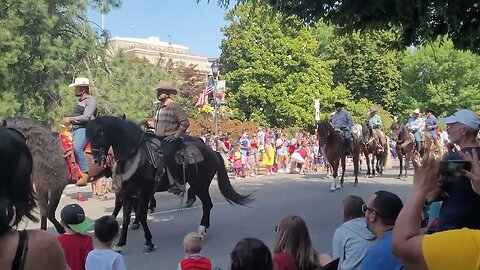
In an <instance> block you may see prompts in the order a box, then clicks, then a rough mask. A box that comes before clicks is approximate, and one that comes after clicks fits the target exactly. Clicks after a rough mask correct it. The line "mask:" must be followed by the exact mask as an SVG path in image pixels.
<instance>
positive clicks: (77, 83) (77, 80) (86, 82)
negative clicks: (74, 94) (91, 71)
mask: <svg viewBox="0 0 480 270" xmlns="http://www.w3.org/2000/svg"><path fill="white" fill-rule="evenodd" d="M77 86H90V81H89V80H88V78H75V81H74V82H73V83H72V84H70V85H69V86H68V87H77Z"/></svg>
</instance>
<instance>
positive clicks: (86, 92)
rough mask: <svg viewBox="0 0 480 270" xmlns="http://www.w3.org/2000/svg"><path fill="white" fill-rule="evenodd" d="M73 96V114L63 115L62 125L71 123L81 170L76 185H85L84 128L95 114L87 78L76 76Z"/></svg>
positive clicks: (86, 172) (86, 166)
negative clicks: (74, 98)
mask: <svg viewBox="0 0 480 270" xmlns="http://www.w3.org/2000/svg"><path fill="white" fill-rule="evenodd" d="M69 87H74V89H75V96H77V97H78V98H79V100H78V101H77V103H76V104H75V109H74V110H73V116H71V117H64V118H63V121H62V123H63V124H64V125H70V124H71V125H72V131H73V142H74V146H73V147H74V148H73V149H74V154H75V160H76V161H77V163H78V166H80V169H81V170H82V178H81V179H79V180H78V181H77V186H86V185H87V182H88V163H87V157H86V156H85V147H86V146H87V140H86V137H85V130H86V127H87V124H88V121H90V120H93V119H95V116H96V115H97V102H96V101H95V99H94V98H93V96H91V95H90V82H89V80H88V78H76V79H75V81H74V83H73V84H70V85H69Z"/></svg>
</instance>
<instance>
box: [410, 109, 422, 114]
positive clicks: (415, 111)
mask: <svg viewBox="0 0 480 270" xmlns="http://www.w3.org/2000/svg"><path fill="white" fill-rule="evenodd" d="M412 114H420V109H415V110H414V111H413V112H412Z"/></svg>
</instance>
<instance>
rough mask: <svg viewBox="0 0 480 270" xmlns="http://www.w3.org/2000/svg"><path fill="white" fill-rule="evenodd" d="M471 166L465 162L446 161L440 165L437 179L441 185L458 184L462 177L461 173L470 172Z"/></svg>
mask: <svg viewBox="0 0 480 270" xmlns="http://www.w3.org/2000/svg"><path fill="white" fill-rule="evenodd" d="M471 169H472V164H471V163H470V162H469V161H465V160H447V161H442V162H441V163H440V171H439V173H438V174H439V179H438V181H439V182H440V183H441V184H445V183H454V182H458V181H460V180H461V179H462V177H463V176H464V173H463V171H464V170H465V171H470V170H471Z"/></svg>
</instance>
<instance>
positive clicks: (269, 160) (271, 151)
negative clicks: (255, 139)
mask: <svg viewBox="0 0 480 270" xmlns="http://www.w3.org/2000/svg"><path fill="white" fill-rule="evenodd" d="M267 148H268V150H267ZM266 151H268V154H269V155H270V158H268V156H267V152H266ZM274 154H275V150H274V149H273V147H272V146H271V145H269V147H265V152H264V153H263V164H264V165H266V166H272V165H273V159H274V157H273V155H274Z"/></svg>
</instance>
